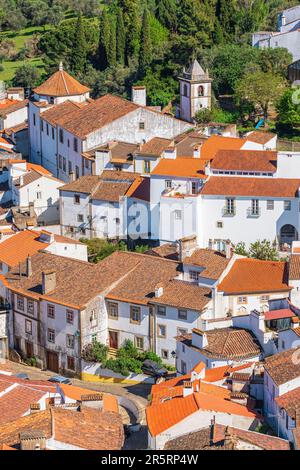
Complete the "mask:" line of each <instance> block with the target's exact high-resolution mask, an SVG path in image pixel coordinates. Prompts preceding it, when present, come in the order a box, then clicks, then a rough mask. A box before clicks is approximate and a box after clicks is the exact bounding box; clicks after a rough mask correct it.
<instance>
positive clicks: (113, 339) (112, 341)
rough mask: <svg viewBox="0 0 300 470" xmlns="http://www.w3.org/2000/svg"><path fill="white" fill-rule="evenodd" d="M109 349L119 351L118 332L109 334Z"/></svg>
mask: <svg viewBox="0 0 300 470" xmlns="http://www.w3.org/2000/svg"><path fill="white" fill-rule="evenodd" d="M109 347H110V348H112V349H118V347H119V341H118V332H117V331H110V332H109Z"/></svg>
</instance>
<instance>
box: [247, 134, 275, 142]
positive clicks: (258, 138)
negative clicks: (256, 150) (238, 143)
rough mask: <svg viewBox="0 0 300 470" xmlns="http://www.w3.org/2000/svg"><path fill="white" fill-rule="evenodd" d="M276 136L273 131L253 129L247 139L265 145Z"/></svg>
mask: <svg viewBox="0 0 300 470" xmlns="http://www.w3.org/2000/svg"><path fill="white" fill-rule="evenodd" d="M274 137H276V134H272V133H271V132H260V131H253V132H250V133H249V134H248V135H247V136H246V139H247V140H249V141H250V142H255V143H257V144H262V145H264V144H267V143H268V142H270V140H271V139H273V138H274Z"/></svg>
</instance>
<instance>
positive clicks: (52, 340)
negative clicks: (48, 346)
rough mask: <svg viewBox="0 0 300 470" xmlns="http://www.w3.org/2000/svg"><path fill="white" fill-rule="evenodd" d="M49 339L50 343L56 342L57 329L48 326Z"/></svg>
mask: <svg viewBox="0 0 300 470" xmlns="http://www.w3.org/2000/svg"><path fill="white" fill-rule="evenodd" d="M47 336H48V341H49V343H55V331H54V330H51V329H50V328H48V335H47Z"/></svg>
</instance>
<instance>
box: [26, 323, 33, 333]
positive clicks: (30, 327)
mask: <svg viewBox="0 0 300 470" xmlns="http://www.w3.org/2000/svg"><path fill="white" fill-rule="evenodd" d="M25 332H26V334H28V335H31V334H32V322H31V321H30V320H25Z"/></svg>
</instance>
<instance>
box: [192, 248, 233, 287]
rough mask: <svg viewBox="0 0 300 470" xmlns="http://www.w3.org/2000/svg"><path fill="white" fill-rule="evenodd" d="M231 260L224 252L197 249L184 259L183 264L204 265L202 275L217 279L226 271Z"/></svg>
mask: <svg viewBox="0 0 300 470" xmlns="http://www.w3.org/2000/svg"><path fill="white" fill-rule="evenodd" d="M229 262H230V260H229V259H227V258H226V256H225V255H224V254H223V253H220V252H219V251H214V250H208V249H197V250H195V251H194V252H193V253H192V255H191V256H187V257H186V258H184V260H183V264H187V265H193V266H198V267H202V268H203V271H201V272H200V276H201V277H205V278H209V279H215V280H216V279H218V278H219V277H220V276H221V274H222V273H223V271H225V269H226V268H227V266H228V263H229Z"/></svg>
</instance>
